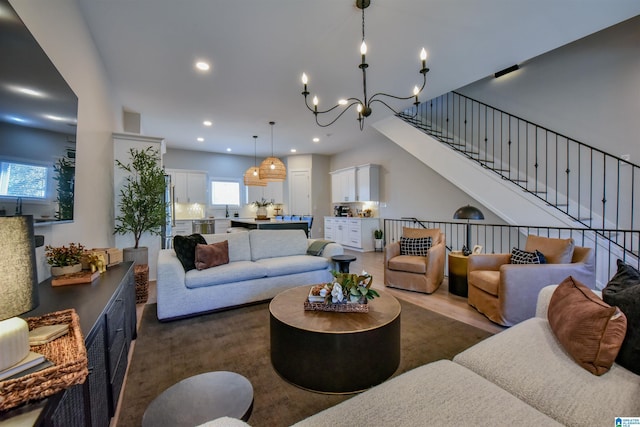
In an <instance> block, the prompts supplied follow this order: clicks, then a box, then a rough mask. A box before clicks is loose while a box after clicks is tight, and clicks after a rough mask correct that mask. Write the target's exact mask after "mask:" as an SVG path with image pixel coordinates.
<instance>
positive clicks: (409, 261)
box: [388, 255, 427, 274]
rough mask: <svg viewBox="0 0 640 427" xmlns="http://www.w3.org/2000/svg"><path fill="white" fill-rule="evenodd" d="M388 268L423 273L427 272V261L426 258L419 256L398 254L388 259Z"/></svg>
mask: <svg viewBox="0 0 640 427" xmlns="http://www.w3.org/2000/svg"><path fill="white" fill-rule="evenodd" d="M388 268H389V270H396V271H407V272H409V273H417V274H425V273H426V272H427V262H426V258H425V257H421V256H414V255H398V256H395V257H393V258H391V259H390V260H389V266H388Z"/></svg>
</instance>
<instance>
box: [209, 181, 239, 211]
mask: <svg viewBox="0 0 640 427" xmlns="http://www.w3.org/2000/svg"><path fill="white" fill-rule="evenodd" d="M211 204H212V205H235V206H239V205H240V183H239V182H238V181H211Z"/></svg>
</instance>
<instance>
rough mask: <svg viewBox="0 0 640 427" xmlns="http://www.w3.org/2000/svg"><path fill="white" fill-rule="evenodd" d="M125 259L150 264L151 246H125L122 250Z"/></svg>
mask: <svg viewBox="0 0 640 427" xmlns="http://www.w3.org/2000/svg"><path fill="white" fill-rule="evenodd" d="M122 260H123V261H125V262H126V261H133V263H134V264H135V265H147V264H149V248H148V247H146V246H140V247H137V248H124V249H123V250H122Z"/></svg>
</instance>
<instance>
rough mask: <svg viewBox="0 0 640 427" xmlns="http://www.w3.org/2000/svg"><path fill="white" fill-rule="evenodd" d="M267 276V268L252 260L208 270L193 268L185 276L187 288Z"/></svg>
mask: <svg viewBox="0 0 640 427" xmlns="http://www.w3.org/2000/svg"><path fill="white" fill-rule="evenodd" d="M262 277H267V268H266V267H264V266H262V265H260V264H258V263H255V262H251V261H237V262H232V263H229V264H224V265H219V266H218V267H216V268H208V269H206V270H196V269H193V270H191V271H188V272H187V274H186V275H185V278H184V284H185V286H186V287H187V288H190V289H193V288H202V287H206V286H214V285H220V284H223V283H230V282H241V281H243V280H251V279H259V278H262Z"/></svg>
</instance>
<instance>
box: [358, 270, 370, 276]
mask: <svg viewBox="0 0 640 427" xmlns="http://www.w3.org/2000/svg"><path fill="white" fill-rule="evenodd" d="M360 275H361V276H368V275H369V273H367V272H366V271H364V270H362V273H360Z"/></svg>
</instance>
